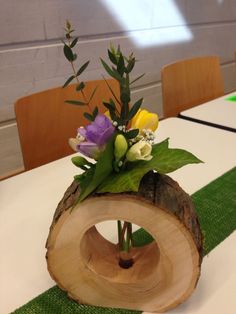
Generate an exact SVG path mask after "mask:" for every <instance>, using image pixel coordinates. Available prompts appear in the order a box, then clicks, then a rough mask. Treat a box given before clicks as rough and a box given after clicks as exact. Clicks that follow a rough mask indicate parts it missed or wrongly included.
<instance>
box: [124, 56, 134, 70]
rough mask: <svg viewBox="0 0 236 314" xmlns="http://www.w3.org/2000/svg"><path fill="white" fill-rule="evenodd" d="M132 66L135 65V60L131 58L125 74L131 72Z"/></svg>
mask: <svg viewBox="0 0 236 314" xmlns="http://www.w3.org/2000/svg"><path fill="white" fill-rule="evenodd" d="M134 65H135V58H132V59H130V60H129V62H128V65H127V67H126V73H130V72H131V71H132V70H133V68H134Z"/></svg>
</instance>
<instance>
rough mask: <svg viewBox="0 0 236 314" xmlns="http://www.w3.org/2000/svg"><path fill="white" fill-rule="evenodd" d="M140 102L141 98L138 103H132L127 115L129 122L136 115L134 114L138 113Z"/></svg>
mask: <svg viewBox="0 0 236 314" xmlns="http://www.w3.org/2000/svg"><path fill="white" fill-rule="evenodd" d="M142 102H143V98H140V99H139V100H138V101H136V103H134V105H133V106H132V108H131V109H130V112H129V114H128V119H129V120H131V119H132V118H133V117H134V116H135V115H136V113H137V112H138V110H139V108H140V107H141V105H142Z"/></svg>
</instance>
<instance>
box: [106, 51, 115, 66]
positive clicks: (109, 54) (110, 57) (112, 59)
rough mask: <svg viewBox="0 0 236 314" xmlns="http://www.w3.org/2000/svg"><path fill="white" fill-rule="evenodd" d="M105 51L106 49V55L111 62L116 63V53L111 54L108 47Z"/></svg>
mask: <svg viewBox="0 0 236 314" xmlns="http://www.w3.org/2000/svg"><path fill="white" fill-rule="evenodd" d="M107 51H108V56H109V59H110V60H111V62H112V63H114V64H115V65H117V60H116V55H115V54H113V53H112V52H111V51H110V50H109V49H108V50H107Z"/></svg>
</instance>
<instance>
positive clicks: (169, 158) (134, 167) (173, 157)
mask: <svg viewBox="0 0 236 314" xmlns="http://www.w3.org/2000/svg"><path fill="white" fill-rule="evenodd" d="M168 146H169V145H168V139H166V140H165V141H163V142H161V143H159V144H155V145H153V148H152V156H153V158H152V159H151V160H150V161H144V160H143V161H137V162H133V163H130V167H129V169H126V170H125V171H124V172H119V173H117V174H114V173H113V174H112V175H110V176H109V177H108V178H106V181H104V182H102V184H101V185H100V186H99V187H98V190H97V192H98V193H104V192H110V193H121V192H125V191H135V192H137V191H138V188H139V184H140V181H141V179H142V177H143V176H144V175H145V174H146V173H147V172H149V171H151V170H156V171H157V172H159V173H162V174H163V173H169V172H172V171H175V170H177V169H179V168H181V167H183V166H185V165H187V164H193V163H201V162H202V161H201V160H200V159H198V158H197V157H196V156H194V155H193V154H191V153H189V152H188V151H186V150H183V149H172V148H169V147H168Z"/></svg>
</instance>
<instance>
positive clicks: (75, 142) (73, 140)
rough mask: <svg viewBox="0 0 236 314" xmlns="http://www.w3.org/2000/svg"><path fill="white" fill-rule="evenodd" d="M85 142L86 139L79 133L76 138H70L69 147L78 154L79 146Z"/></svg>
mask: <svg viewBox="0 0 236 314" xmlns="http://www.w3.org/2000/svg"><path fill="white" fill-rule="evenodd" d="M84 140H85V138H84V137H83V136H82V135H80V134H79V133H78V134H77V136H76V138H69V145H70V147H71V148H72V149H73V150H74V151H75V152H77V151H78V148H77V146H78V145H79V144H80V143H81V142H83V141H84Z"/></svg>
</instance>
